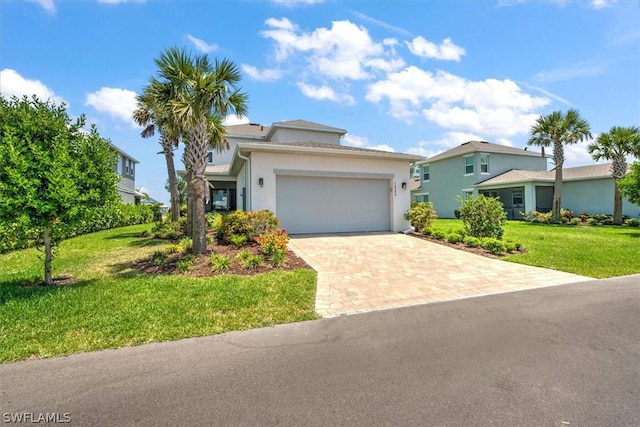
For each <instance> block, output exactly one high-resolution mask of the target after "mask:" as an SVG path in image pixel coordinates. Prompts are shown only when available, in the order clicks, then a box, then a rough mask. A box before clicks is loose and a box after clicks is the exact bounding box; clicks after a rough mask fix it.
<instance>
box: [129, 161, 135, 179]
mask: <svg viewBox="0 0 640 427" xmlns="http://www.w3.org/2000/svg"><path fill="white" fill-rule="evenodd" d="M135 169H136V162H134V161H133V160H131V166H130V167H129V175H131V177H133V176H134V175H135Z"/></svg>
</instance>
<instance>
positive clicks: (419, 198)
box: [413, 193, 429, 202]
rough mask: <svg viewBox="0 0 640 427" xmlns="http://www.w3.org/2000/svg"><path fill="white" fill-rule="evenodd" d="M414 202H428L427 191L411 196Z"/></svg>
mask: <svg viewBox="0 0 640 427" xmlns="http://www.w3.org/2000/svg"><path fill="white" fill-rule="evenodd" d="M413 198H414V200H415V201H416V202H428V201H429V193H425V194H416V195H415V196H413Z"/></svg>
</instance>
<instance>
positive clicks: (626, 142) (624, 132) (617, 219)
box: [588, 126, 640, 225]
mask: <svg viewBox="0 0 640 427" xmlns="http://www.w3.org/2000/svg"><path fill="white" fill-rule="evenodd" d="M588 150H589V154H591V157H593V160H595V161H596V162H597V161H598V160H600V159H606V160H611V161H612V163H611V176H613V179H614V180H615V192H614V197H613V223H614V224H617V225H620V224H622V192H621V191H620V188H619V183H620V180H621V179H622V178H624V176H625V175H626V174H627V156H631V155H640V128H638V127H635V126H629V127H620V126H614V127H612V128H611V129H610V130H609V132H607V133H601V134H600V135H599V136H598V139H597V140H596V142H593V143H591V144H589V147H588Z"/></svg>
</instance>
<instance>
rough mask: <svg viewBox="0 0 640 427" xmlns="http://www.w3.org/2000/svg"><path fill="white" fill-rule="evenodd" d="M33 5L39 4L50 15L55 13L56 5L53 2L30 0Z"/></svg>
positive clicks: (50, 0) (48, 0)
mask: <svg viewBox="0 0 640 427" xmlns="http://www.w3.org/2000/svg"><path fill="white" fill-rule="evenodd" d="M30 1H31V2H32V3H38V4H39V5H40V6H42V8H43V9H44V10H46V11H47V12H49V13H55V11H56V5H55V3H54V2H53V0H30Z"/></svg>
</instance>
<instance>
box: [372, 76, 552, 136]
mask: <svg viewBox="0 0 640 427" xmlns="http://www.w3.org/2000/svg"><path fill="white" fill-rule="evenodd" d="M366 99H367V100H368V101H370V102H372V103H376V104H378V103H381V102H382V101H383V100H388V102H389V108H390V113H391V115H392V116H393V117H395V118H397V119H400V120H404V121H406V122H409V123H410V122H411V121H412V120H414V119H415V118H417V117H424V118H426V119H427V120H429V121H432V122H434V123H436V124H438V125H440V126H441V127H444V128H447V129H451V130H457V131H464V132H474V133H479V134H483V135H489V136H501V137H509V136H512V135H516V134H523V133H527V132H528V130H529V127H530V126H531V124H532V123H533V122H534V121H535V119H536V118H537V117H538V116H539V114H538V113H536V111H537V110H538V109H539V108H541V107H543V106H545V105H547V104H548V103H549V102H550V101H549V99H548V98H544V97H534V96H531V95H529V94H527V93H525V92H523V91H522V90H521V89H520V87H519V86H518V85H517V84H516V83H515V82H513V81H511V80H508V79H505V80H496V79H486V80H481V81H473V80H467V79H465V78H463V77H459V76H456V75H454V74H451V73H448V72H445V71H438V72H436V73H435V74H434V73H431V72H430V71H425V70H422V69H420V68H417V67H415V66H410V67H408V68H405V69H404V70H402V71H400V72H396V73H390V74H389V75H388V76H387V78H386V79H384V80H380V81H378V82H375V83H372V84H371V85H369V87H368V89H367V94H366Z"/></svg>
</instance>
